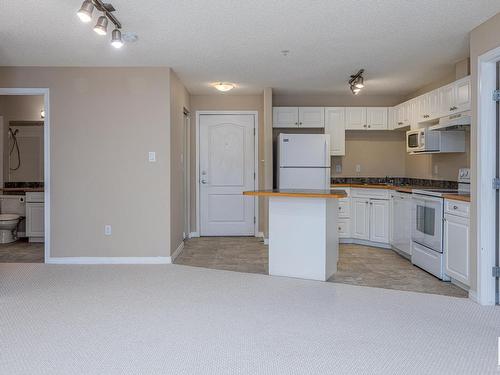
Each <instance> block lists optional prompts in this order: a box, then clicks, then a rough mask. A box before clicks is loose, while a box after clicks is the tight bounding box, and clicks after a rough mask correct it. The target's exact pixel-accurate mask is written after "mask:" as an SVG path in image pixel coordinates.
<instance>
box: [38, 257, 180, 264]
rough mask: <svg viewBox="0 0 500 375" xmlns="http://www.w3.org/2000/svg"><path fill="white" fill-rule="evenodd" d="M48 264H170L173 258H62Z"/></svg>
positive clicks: (47, 261)
mask: <svg viewBox="0 0 500 375" xmlns="http://www.w3.org/2000/svg"><path fill="white" fill-rule="evenodd" d="M46 263H48V264H170V263H172V258H171V257H61V258H52V257H51V258H48V259H47V260H46Z"/></svg>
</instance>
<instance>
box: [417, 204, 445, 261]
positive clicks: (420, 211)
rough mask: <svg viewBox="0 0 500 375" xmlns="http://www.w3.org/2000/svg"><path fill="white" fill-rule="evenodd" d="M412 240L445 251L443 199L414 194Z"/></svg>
mask: <svg viewBox="0 0 500 375" xmlns="http://www.w3.org/2000/svg"><path fill="white" fill-rule="evenodd" d="M412 213H413V214H412V217H413V219H412V240H413V241H414V242H416V243H418V244H420V245H423V246H426V247H428V248H431V249H432V250H434V251H437V252H440V253H442V252H443V237H442V233H443V199H442V198H437V197H436V198H434V197H428V196H421V195H413V210H412Z"/></svg>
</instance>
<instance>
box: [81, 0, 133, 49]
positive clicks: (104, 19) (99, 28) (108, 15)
mask: <svg viewBox="0 0 500 375" xmlns="http://www.w3.org/2000/svg"><path fill="white" fill-rule="evenodd" d="M94 8H95V9H97V10H98V11H99V12H102V15H101V16H99V18H98V19H97V23H96V25H95V26H94V31H95V32H96V33H97V34H99V35H106V34H107V31H108V23H109V21H111V22H112V23H113V24H114V25H115V28H114V30H113V32H112V33H111V45H112V46H113V47H115V48H121V47H122V46H123V44H124V43H123V39H122V33H121V31H120V29H121V28H122V24H121V23H120V21H118V19H117V18H116V17H115V15H114V14H113V12H114V11H115V10H116V9H115V8H114V7H113V5H111V4H109V3H103V2H102V0H85V1H84V2H83V4H82V6H81V7H80V10H79V11H78V12H77V13H76V14H77V15H78V17H79V18H80V20H81V21H82V22H85V23H87V22H90V21H91V20H92V13H93V11H94Z"/></svg>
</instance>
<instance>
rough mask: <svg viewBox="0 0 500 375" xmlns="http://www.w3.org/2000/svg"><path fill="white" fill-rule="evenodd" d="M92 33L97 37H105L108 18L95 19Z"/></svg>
mask: <svg viewBox="0 0 500 375" xmlns="http://www.w3.org/2000/svg"><path fill="white" fill-rule="evenodd" d="M94 31H95V32H96V33H97V34H99V35H106V33H107V31H108V18H107V17H106V16H101V17H99V18H98V19H97V23H96V24H95V26H94Z"/></svg>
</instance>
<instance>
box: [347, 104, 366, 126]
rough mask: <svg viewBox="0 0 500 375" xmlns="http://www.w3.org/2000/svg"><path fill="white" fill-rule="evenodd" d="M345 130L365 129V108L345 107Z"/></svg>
mask: <svg viewBox="0 0 500 375" xmlns="http://www.w3.org/2000/svg"><path fill="white" fill-rule="evenodd" d="M345 117H346V129H347V130H366V129H367V125H366V108H365V107H347V108H346V109H345Z"/></svg>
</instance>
